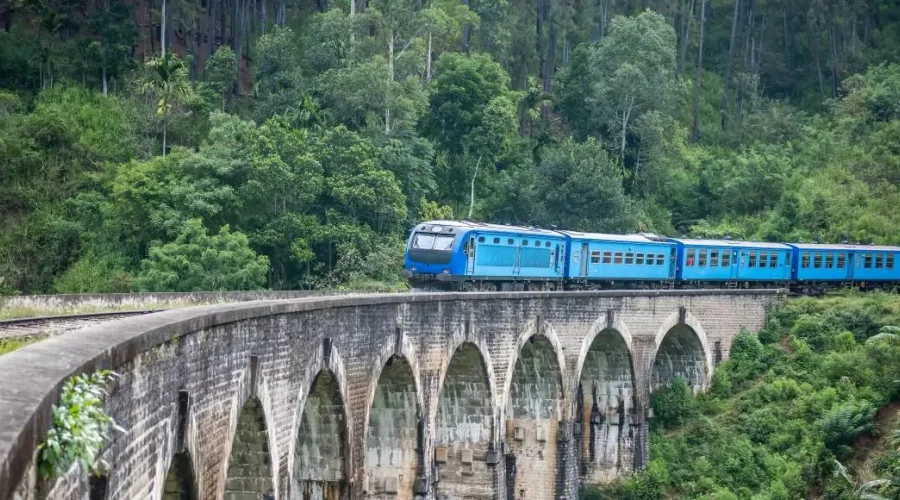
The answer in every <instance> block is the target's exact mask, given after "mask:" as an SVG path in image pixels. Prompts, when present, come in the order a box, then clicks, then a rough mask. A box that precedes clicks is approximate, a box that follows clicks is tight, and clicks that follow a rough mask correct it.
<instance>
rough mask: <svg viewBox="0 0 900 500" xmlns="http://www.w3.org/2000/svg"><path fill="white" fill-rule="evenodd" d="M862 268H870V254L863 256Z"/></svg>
mask: <svg viewBox="0 0 900 500" xmlns="http://www.w3.org/2000/svg"><path fill="white" fill-rule="evenodd" d="M863 267H864V268H866V269H871V268H872V254H866V255H864V256H863Z"/></svg>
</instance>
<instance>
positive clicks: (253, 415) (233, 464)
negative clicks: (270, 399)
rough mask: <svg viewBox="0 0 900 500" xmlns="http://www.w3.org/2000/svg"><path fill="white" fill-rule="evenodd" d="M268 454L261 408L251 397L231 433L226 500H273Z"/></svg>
mask: <svg viewBox="0 0 900 500" xmlns="http://www.w3.org/2000/svg"><path fill="white" fill-rule="evenodd" d="M269 450H270V448H269V438H268V426H267V423H266V415H265V411H264V409H263V404H262V402H261V401H260V400H259V398H257V397H256V396H250V397H248V398H247V400H246V401H245V402H244V405H243V406H242V407H241V410H240V414H239V416H238V421H237V425H236V427H235V431H234V438H233V441H232V445H231V455H230V458H229V460H228V472H227V475H226V479H225V498H232V497H236V498H240V497H256V498H267V499H268V498H273V499H274V498H275V486H274V484H273V475H272V471H273V466H272V455H271V453H270V452H269Z"/></svg>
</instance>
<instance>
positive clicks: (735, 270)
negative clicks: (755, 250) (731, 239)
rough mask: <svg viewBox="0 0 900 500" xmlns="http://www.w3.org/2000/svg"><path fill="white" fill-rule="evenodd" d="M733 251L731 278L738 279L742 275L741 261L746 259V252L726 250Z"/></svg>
mask: <svg viewBox="0 0 900 500" xmlns="http://www.w3.org/2000/svg"><path fill="white" fill-rule="evenodd" d="M725 251H726V252H731V279H732V280H738V279H740V277H741V263H742V262H743V261H744V252H738V251H737V250H725Z"/></svg>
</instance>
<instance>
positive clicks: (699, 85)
mask: <svg viewBox="0 0 900 500" xmlns="http://www.w3.org/2000/svg"><path fill="white" fill-rule="evenodd" d="M705 28H706V0H702V1H701V3H700V47H699V48H698V50H697V81H696V82H694V128H693V134H692V137H693V139H694V142H699V141H700V97H701V93H702V92H703V39H704V30H705Z"/></svg>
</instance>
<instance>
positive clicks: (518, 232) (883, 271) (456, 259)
mask: <svg viewBox="0 0 900 500" xmlns="http://www.w3.org/2000/svg"><path fill="white" fill-rule="evenodd" d="M898 255H900V247H891V246H875V245H848V244H818V243H817V244H810V243H765V242H752V241H738V240H731V239H727V238H726V239H722V240H711V239H710V240H707V239H685V238H668V237H665V236H659V235H656V234H649V233H640V234H625V235H619V234H600V233H585V232H578V231H562V230H555V229H554V230H550V229H541V228H534V227H518V226H507V225H498V224H487V223H481V222H473V221H468V220H465V221H443V220H437V221H426V222H422V223H420V224H418V225H417V226H416V227H414V228H413V230H412V231H411V233H410V236H409V240H408V241H407V245H406V253H405V257H404V272H405V275H406V277H407V279H408V280H409V283H410V285H411V286H412V287H413V289H414V290H422V289H426V290H448V291H497V290H509V291H520V290H600V289H628V288H634V289H673V288H789V289H790V290H792V291H794V292H798V293H804V294H818V293H823V292H825V291H827V290H829V289H832V288H840V287H857V288H861V289H885V290H891V291H895V292H896V291H898V289H900V269H898V267H897V265H898V264H900V263H898Z"/></svg>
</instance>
